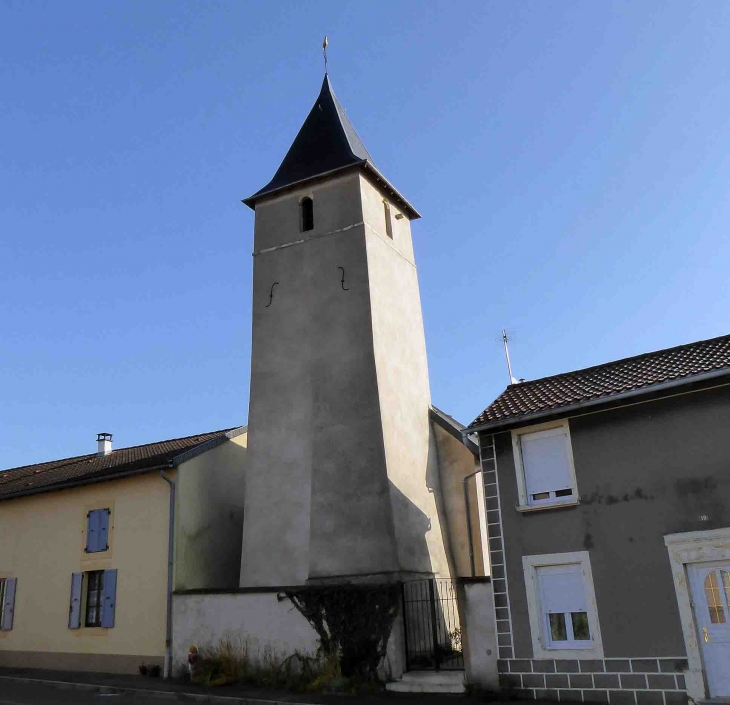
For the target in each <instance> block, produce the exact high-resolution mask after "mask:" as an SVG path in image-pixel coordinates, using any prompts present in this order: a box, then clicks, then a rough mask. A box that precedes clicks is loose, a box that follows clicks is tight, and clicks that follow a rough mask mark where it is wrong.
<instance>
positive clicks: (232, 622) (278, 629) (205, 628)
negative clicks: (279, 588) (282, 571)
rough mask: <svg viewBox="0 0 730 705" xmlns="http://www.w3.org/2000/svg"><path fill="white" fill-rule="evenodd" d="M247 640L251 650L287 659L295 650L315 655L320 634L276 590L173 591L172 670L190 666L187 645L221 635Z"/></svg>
mask: <svg viewBox="0 0 730 705" xmlns="http://www.w3.org/2000/svg"><path fill="white" fill-rule="evenodd" d="M223 638H231V639H233V640H234V641H238V640H242V641H247V642H248V646H249V655H250V656H252V657H254V658H256V657H259V658H262V657H264V656H265V655H267V654H269V655H274V656H276V657H277V658H280V659H281V660H282V661H283V660H284V658H286V657H287V656H289V655H291V654H293V653H294V652H296V651H299V652H301V653H308V654H312V655H313V654H314V653H315V652H316V651H317V647H318V645H319V639H318V637H317V633H316V632H315V631H314V629H312V627H311V626H310V625H309V622H307V620H306V619H304V617H303V616H302V615H301V614H300V613H299V612H298V611H297V610H296V608H295V607H294V606H293V605H292V603H291V602H290V601H289V600H287V599H284V600H281V601H279V600H278V599H277V597H276V593H274V592H269V593H218V594H207V595H206V594H202V595H174V596H173V672H175V673H177V672H178V671H179V670H181V669H185V668H187V655H188V649H189V648H190V646H191V645H192V644H195V645H196V646H197V647H198V648H200V647H201V646H211V645H215V644H216V643H218V641H219V640H220V639H223Z"/></svg>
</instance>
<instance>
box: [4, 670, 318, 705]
mask: <svg viewBox="0 0 730 705" xmlns="http://www.w3.org/2000/svg"><path fill="white" fill-rule="evenodd" d="M1 681H13V682H14V683H31V684H33V685H47V686H50V687H52V688H57V689H58V690H90V691H93V692H97V693H106V694H116V693H119V694H121V693H132V694H135V695H137V694H140V695H147V696H149V697H151V698H168V699H170V700H174V699H175V698H179V699H180V700H191V701H193V702H198V703H212V704H213V705H315V704H314V703H298V702H295V701H292V700H262V699H261V698H249V697H235V696H228V695H209V694H207V693H190V692H188V691H184V690H147V689H146V688H130V687H127V686H123V685H99V684H98V683H74V682H72V681H51V680H45V679H43V678H24V677H21V676H0V682H1Z"/></svg>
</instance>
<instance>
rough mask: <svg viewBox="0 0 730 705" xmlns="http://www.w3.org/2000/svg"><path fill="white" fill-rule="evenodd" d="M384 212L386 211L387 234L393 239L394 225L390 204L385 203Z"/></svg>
mask: <svg viewBox="0 0 730 705" xmlns="http://www.w3.org/2000/svg"><path fill="white" fill-rule="evenodd" d="M383 210H384V211H385V232H386V234H387V235H388V237H389V238H390V239H391V240H392V239H393V223H392V222H391V220H390V203H388V201H383Z"/></svg>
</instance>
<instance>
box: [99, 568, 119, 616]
mask: <svg viewBox="0 0 730 705" xmlns="http://www.w3.org/2000/svg"><path fill="white" fill-rule="evenodd" d="M116 601H117V571H116V570H105V571H104V592H103V595H102V601H101V626H102V627H113V626H114V606H115V604H116Z"/></svg>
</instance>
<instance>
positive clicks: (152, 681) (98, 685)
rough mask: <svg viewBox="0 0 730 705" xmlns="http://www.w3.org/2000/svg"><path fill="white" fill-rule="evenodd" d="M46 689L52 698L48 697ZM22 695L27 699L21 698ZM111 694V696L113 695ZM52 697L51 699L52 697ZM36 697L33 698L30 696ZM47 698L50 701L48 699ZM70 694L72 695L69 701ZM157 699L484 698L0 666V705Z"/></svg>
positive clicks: (463, 701) (403, 703)
mask: <svg viewBox="0 0 730 705" xmlns="http://www.w3.org/2000/svg"><path fill="white" fill-rule="evenodd" d="M51 691H54V692H55V696H52V695H49V693H50V692H51ZM26 696H27V697H26ZM110 696H114V698H113V699H112V698H111V697H110ZM53 697H56V700H54V699H53ZM33 698H35V699H33ZM49 698H50V699H49ZM74 698H75V699H74ZM159 698H166V699H168V700H174V701H182V700H187V701H193V702H195V701H197V702H206V703H211V704H213V705H276V704H278V703H281V704H282V705H295V704H302V705H312V704H314V703H318V704H321V705H336V704H337V705H339V704H340V703H351V704H352V705H387V704H388V703H392V704H393V705H416V704H417V703H418V704H423V705H471V703H478V702H486V701H485V700H481V699H478V698H471V697H469V696H465V695H437V694H430V693H413V694H411V693H385V692H384V693H377V694H373V695H350V694H338V693H317V694H308V693H290V692H286V691H275V690H267V689H262V688H251V687H245V686H222V687H219V688H204V687H202V686H194V685H190V684H185V683H180V682H177V681H172V680H171V681H166V680H163V679H162V678H149V677H144V676H139V675H124V674H107V673H85V672H78V671H41V670H35V669H19V668H13V669H9V668H0V705H6V704H8V703H10V704H11V705H25V704H26V703H34V704H35V703H44V704H45V703H48V704H49V705H50V704H51V703H54V704H55V703H74V704H76V703H78V705H82V703H83V704H84V705H85V704H86V703H94V702H95V703H99V702H101V701H102V700H104V701H106V702H107V703H109V701H110V700H111V701H112V702H113V704H114V705H122V704H123V703H124V704H125V705H126V703H132V702H133V703H134V705H143V704H144V705H146V704H147V703H148V702H150V703H152V702H156V703H157V704H158V705H159ZM515 705H516V704H515Z"/></svg>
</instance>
